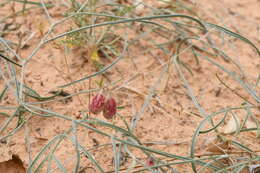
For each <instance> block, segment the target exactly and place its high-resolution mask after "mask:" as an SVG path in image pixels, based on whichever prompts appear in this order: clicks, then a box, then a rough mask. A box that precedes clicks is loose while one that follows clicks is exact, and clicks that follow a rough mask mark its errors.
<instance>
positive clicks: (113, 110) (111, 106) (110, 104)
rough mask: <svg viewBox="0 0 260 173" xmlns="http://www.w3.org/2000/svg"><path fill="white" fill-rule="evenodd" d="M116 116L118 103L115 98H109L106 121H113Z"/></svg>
mask: <svg viewBox="0 0 260 173" xmlns="http://www.w3.org/2000/svg"><path fill="white" fill-rule="evenodd" d="M115 114H116V101H115V99H114V98H112V97H109V98H108V99H107V100H106V102H105V105H104V109H103V116H104V117H105V118H106V119H111V118H112V117H113V116H114V115H115Z"/></svg>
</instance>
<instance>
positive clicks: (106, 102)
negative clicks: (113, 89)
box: [89, 93, 117, 119]
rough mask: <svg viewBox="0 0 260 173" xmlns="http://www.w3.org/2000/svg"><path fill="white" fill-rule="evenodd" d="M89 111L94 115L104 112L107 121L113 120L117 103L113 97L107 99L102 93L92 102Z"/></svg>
mask: <svg viewBox="0 0 260 173" xmlns="http://www.w3.org/2000/svg"><path fill="white" fill-rule="evenodd" d="M89 110H90V112H91V113H93V114H98V113H100V112H101V111H103V116H104V117H105V118H106V119H112V118H113V116H114V115H115V114H116V110H117V105H116V101H115V99H114V98H112V97H111V96H109V97H108V98H106V97H105V96H104V95H103V94H102V93H99V94H97V95H95V97H93V99H92V100H91V102H90V105H89Z"/></svg>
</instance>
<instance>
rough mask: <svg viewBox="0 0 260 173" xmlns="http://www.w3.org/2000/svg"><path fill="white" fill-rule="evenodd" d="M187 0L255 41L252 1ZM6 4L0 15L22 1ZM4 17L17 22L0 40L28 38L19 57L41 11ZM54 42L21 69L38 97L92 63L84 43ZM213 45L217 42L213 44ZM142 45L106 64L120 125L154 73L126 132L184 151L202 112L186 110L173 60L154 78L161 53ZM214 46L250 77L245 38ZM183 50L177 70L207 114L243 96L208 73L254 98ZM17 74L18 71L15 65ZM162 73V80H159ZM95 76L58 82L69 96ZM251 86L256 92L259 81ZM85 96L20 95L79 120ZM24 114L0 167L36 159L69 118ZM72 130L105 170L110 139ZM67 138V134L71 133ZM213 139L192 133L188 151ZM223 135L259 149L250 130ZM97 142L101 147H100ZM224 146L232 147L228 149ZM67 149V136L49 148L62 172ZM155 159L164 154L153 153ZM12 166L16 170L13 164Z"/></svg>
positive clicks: (0, 148) (68, 159)
mask: <svg viewBox="0 0 260 173" xmlns="http://www.w3.org/2000/svg"><path fill="white" fill-rule="evenodd" d="M192 2H193V3H192ZM192 2H188V4H190V6H193V9H194V10H196V12H197V14H198V15H199V16H202V18H203V19H204V20H205V21H208V22H211V23H216V24H219V25H221V26H225V27H228V28H230V29H232V30H234V31H236V32H239V33H240V34H241V35H244V36H246V37H247V38H248V39H250V40H251V41H252V42H254V43H255V44H256V46H258V47H259V46H260V39H259V38H260V30H259V29H260V28H259V27H260V26H259V23H260V13H259V10H260V1H259V0H240V1H230V0H219V1H208V0H197V1H192ZM257 4H258V5H257ZM13 7H14V6H13ZM13 7H12V6H11V5H7V6H4V7H1V11H0V14H1V15H3V16H4V15H5V16H6V15H7V14H8V13H10V12H11V11H12V10H13V11H18V10H19V9H21V8H22V6H21V5H18V4H16V5H15V7H14V8H13ZM63 10H64V9H63V8H61V7H54V8H51V9H50V14H51V16H52V17H53V20H58V19H60V18H61V17H62V16H61V13H62V11H63ZM7 22H9V23H10V24H11V25H10V27H18V26H19V29H18V30H15V29H14V31H12V32H11V33H10V34H7V35H6V38H8V39H9V40H12V41H13V42H17V41H18V40H19V38H20V37H23V39H25V38H28V36H30V35H31V36H32V38H31V39H30V41H28V42H27V45H26V47H25V48H23V49H21V50H19V52H18V54H19V55H20V57H22V58H24V57H27V56H28V55H30V54H31V52H32V51H33V50H34V48H35V46H36V45H37V43H39V41H40V39H41V38H42V33H45V32H46V31H47V29H48V26H49V23H48V20H46V15H45V13H44V12H43V11H42V10H32V11H30V12H28V13H25V14H24V15H21V16H19V17H15V18H13V19H8V20H7ZM70 24H71V23H69V22H67V23H66V25H64V26H69V25H70ZM20 25H21V26H20ZM65 30H66V27H59V28H58V29H57V31H55V32H57V33H62V32H64V31H65ZM128 32H131V31H128ZM132 32H133V33H130V34H129V35H131V36H132V37H134V34H135V33H134V32H135V31H132ZM210 32H211V33H212V35H213V34H214V32H215V31H214V30H212V31H210ZM131 36H130V37H131ZM151 38H152V39H154V41H158V42H162V41H164V40H159V39H158V40H157V39H156V37H155V36H154V37H153V35H151V36H147V39H151ZM224 40H226V41H227V40H229V37H228V36H226V37H224ZM57 44H58V43H57V42H52V43H49V44H47V45H45V46H43V47H42V48H41V49H40V50H39V52H38V53H37V54H36V55H35V56H34V57H33V58H32V59H31V60H30V61H29V63H28V65H27V67H26V69H25V71H24V75H25V84H26V85H28V86H29V87H31V88H32V89H34V90H35V91H37V92H38V93H39V94H40V95H41V96H43V97H46V96H51V94H50V92H52V91H57V87H58V86H61V85H63V84H66V83H68V82H70V81H73V80H76V79H80V78H82V77H84V76H86V75H89V74H92V73H94V72H96V71H97V69H96V68H95V67H94V66H93V63H92V62H91V61H90V60H89V59H88V51H87V50H88V48H89V47H88V45H86V46H83V48H81V49H80V50H78V49H74V50H72V51H68V52H66V51H65V50H64V48H63V47H62V46H59V45H58V46H57ZM219 45H220V46H221V42H220V43H219ZM149 46H150V45H147V43H146V42H145V41H144V42H142V41H141V42H140V43H137V44H136V47H134V46H133V47H132V48H130V53H128V54H127V55H126V56H125V57H124V58H123V59H122V60H121V61H119V62H118V63H117V64H116V65H115V66H114V67H113V69H111V70H109V72H107V73H106V76H105V78H108V79H110V80H111V81H112V82H113V81H120V82H119V84H117V85H116V86H123V87H121V88H119V89H118V90H116V91H113V92H112V94H113V97H114V98H116V100H117V102H118V105H119V106H124V109H120V110H119V111H118V112H119V113H120V115H122V116H123V117H124V119H125V120H126V121H127V122H128V123H130V122H131V120H132V117H133V116H134V115H136V114H137V113H140V111H141V110H142V106H143V105H144V104H145V102H146V101H147V98H148V97H147V96H148V94H149V91H150V90H151V88H153V87H154V84H155V83H156V81H157V80H158V79H160V78H162V81H161V82H160V84H159V85H158V86H157V87H155V91H156V94H155V95H154V96H153V97H152V98H151V104H150V106H149V107H148V108H147V109H145V110H144V113H142V114H141V119H140V121H139V122H138V124H137V126H136V127H135V129H134V134H135V135H136V136H137V137H138V138H139V139H140V141H141V142H142V143H143V144H144V145H146V146H149V147H152V148H154V149H158V150H161V151H165V152H169V153H173V154H176V155H181V156H188V155H189V151H190V145H191V138H192V136H193V133H194V130H195V129H196V128H197V126H198V125H199V123H200V122H201V121H202V120H203V117H201V116H196V115H194V114H192V112H193V113H196V114H199V112H198V110H197V109H196V108H195V107H194V105H193V103H192V101H191V99H190V98H189V96H188V95H187V93H186V89H185V88H184V86H183V84H182V81H181V80H180V78H179V77H178V74H177V72H176V70H175V69H174V67H173V66H172V67H171V69H170V71H171V72H172V73H167V74H164V76H161V72H162V71H163V68H162V66H160V65H161V64H163V63H166V62H167V60H168V58H169V57H167V56H165V55H163V54H162V53H161V52H160V51H156V50H155V51H152V53H153V54H154V55H155V57H152V56H151V55H150V54H149V53H147V52H146V51H145V50H144V49H143V48H142V47H148V48H151V47H149ZM222 48H223V50H225V51H226V53H227V54H228V55H229V56H230V57H231V58H233V59H235V60H236V62H237V63H238V64H240V65H241V67H242V70H243V71H244V75H245V80H246V81H248V82H249V83H255V82H256V80H257V77H258V76H259V74H260V62H259V57H257V54H256V52H255V51H254V50H253V49H252V48H251V47H249V46H247V45H246V44H245V43H242V42H238V41H234V40H233V42H232V43H230V45H225V46H223V47H222ZM189 56H190V54H188V53H184V54H183V55H182V56H181V58H183V59H184V60H183V61H184V62H186V63H189V64H190V65H191V67H192V69H193V70H194V74H193V76H191V75H189V73H188V72H186V71H185V72H184V74H185V77H186V78H187V80H188V82H189V84H190V86H191V87H192V89H193V91H194V93H195V96H196V97H197V98H198V100H199V103H200V105H201V106H202V107H203V108H204V109H205V111H206V113H211V112H214V111H217V110H220V109H222V108H225V107H236V106H239V105H241V103H242V102H243V99H241V98H240V97H238V96H237V95H235V94H234V93H233V92H231V91H230V90H229V89H227V88H226V87H225V86H223V85H222V84H221V83H220V82H219V81H218V80H217V78H216V73H217V74H219V76H220V77H221V78H222V79H223V80H225V81H226V82H227V83H228V84H230V86H232V88H233V89H235V90H236V91H238V92H239V93H241V95H243V96H244V97H245V98H246V99H248V100H250V101H251V102H254V100H253V99H252V98H251V97H250V96H248V94H247V93H246V92H245V91H244V90H243V89H242V88H241V87H240V86H239V85H238V84H237V83H236V82H234V81H232V80H231V79H230V78H228V77H227V76H226V75H225V74H224V73H223V72H221V71H220V70H219V69H218V68H216V67H214V66H212V65H210V64H209V62H207V61H206V60H201V61H200V64H199V65H196V63H195V61H194V59H193V58H189ZM158 59H159V60H158ZM113 60H114V58H113V57H112V59H111V60H102V63H104V64H109V63H111V62H112V61H113ZM216 60H217V61H218V62H220V63H221V64H223V65H224V66H225V67H227V68H229V69H232V70H234V71H238V69H237V68H236V66H234V65H233V64H232V63H230V62H226V61H224V60H221V59H216ZM0 63H1V70H4V69H5V67H6V66H4V62H3V61H2V60H1V61H0ZM5 70H6V69H5ZM18 72H20V71H19V70H18ZM168 74H169V75H168ZM5 76H6V78H2V79H0V90H3V88H4V84H5V83H6V82H7V81H8V80H9V78H10V75H9V74H5ZM166 79H167V83H165V81H166ZM99 80H100V77H95V78H93V79H92V80H91V81H89V80H86V81H83V82H81V83H78V84H76V85H73V86H70V87H66V88H64V89H63V91H65V92H67V93H69V94H72V93H77V92H79V91H86V90H89V89H94V88H98V86H97V84H96V81H99ZM106 81H108V80H106ZM123 84H125V85H123ZM256 90H257V91H258V94H259V92H260V90H259V87H258V88H257V89H256ZM14 92H15V91H13V90H9V91H8V94H7V95H6V96H5V97H4V99H3V100H2V101H1V102H0V105H4V106H10V107H12V106H16V105H17V102H16V100H15V96H14ZM93 94H94V93H91V95H89V93H87V92H86V93H82V94H80V95H76V96H73V97H72V98H70V99H66V100H65V101H64V100H62V101H53V102H46V103H44V104H37V102H38V101H37V100H35V99H32V98H26V101H27V102H30V103H34V105H35V106H39V107H41V108H44V109H48V110H51V111H53V112H57V113H59V114H63V115H66V116H69V117H70V118H73V119H82V118H84V117H85V115H86V113H88V104H89V98H90V97H92V96H93ZM60 98H61V97H60ZM254 111H255V112H254V113H255V116H256V117H257V118H258V119H260V114H259V110H257V109H256V110H254ZM1 112H5V113H8V114H11V113H13V111H12V110H3V111H1ZM236 113H237V115H238V117H240V118H241V120H242V119H243V118H244V117H245V112H242V111H237V112H236ZM25 116H26V120H27V123H26V124H25V125H24V126H23V127H22V128H21V129H19V130H18V131H17V132H16V133H15V134H14V135H12V137H9V138H7V139H6V140H3V141H1V144H0V172H3V171H4V172H6V173H14V172H16V173H18V172H19V173H23V172H25V168H27V167H28V165H29V164H30V160H31V159H33V158H35V157H36V155H37V154H38V153H39V152H40V150H41V149H42V147H43V146H45V145H46V144H47V143H48V142H49V141H50V140H51V139H52V138H53V137H55V136H56V135H58V134H61V133H64V132H66V131H68V130H69V129H70V128H71V126H72V122H71V121H67V120H63V119H61V118H55V117H41V116H37V115H33V114H29V113H26V114H25ZM90 117H96V118H98V119H101V120H105V119H104V117H103V116H102V114H99V115H90ZM6 119H7V117H4V116H0V123H1V125H2V124H4V122H5V121H6ZM219 119H220V118H219V117H217V118H216V120H219ZM110 122H112V123H114V124H116V125H118V126H120V127H123V128H125V125H124V123H123V121H122V120H121V119H120V118H119V117H116V118H115V119H113V120H111V121H110ZM16 124H17V119H16V118H14V120H13V121H12V122H11V123H10V125H8V128H7V130H5V131H4V132H3V133H2V134H1V137H2V136H5V135H6V134H7V133H8V132H10V131H11V130H12V129H13V128H15V127H16ZM95 127H97V128H98V129H101V130H103V131H105V132H107V133H109V134H113V135H115V136H120V134H119V133H116V132H115V131H113V130H111V129H108V128H105V127H101V126H98V125H95ZM223 128H224V127H223ZM77 135H78V140H79V142H80V144H81V145H82V146H84V147H85V148H87V149H89V151H90V152H91V153H92V154H93V156H94V157H95V158H96V160H97V161H98V163H100V165H102V167H103V168H104V169H105V170H106V171H109V170H113V162H112V160H113V149H112V147H111V145H109V143H111V139H110V138H105V137H103V136H101V135H99V134H97V133H94V132H93V131H90V130H87V129H86V128H82V127H78V128H77ZM69 136H71V134H70V135H69ZM214 137H215V135H214V133H209V134H207V135H202V136H201V137H199V140H198V143H197V145H196V154H197V155H203V154H205V153H207V152H208V151H206V150H205V148H206V147H208V146H207V143H210V141H211V140H213V139H214ZM226 137H227V138H230V139H234V140H236V141H239V142H241V143H242V144H245V145H246V146H248V147H250V148H251V149H252V150H259V148H260V141H259V139H257V138H256V137H255V133H241V134H239V135H236V136H229V135H227V136H226ZM102 144H108V145H105V146H102ZM232 151H238V150H237V149H236V148H233V150H232ZM132 152H133V153H134V154H135V155H136V156H137V157H138V158H139V159H140V160H142V161H145V159H146V156H145V155H144V154H143V153H141V152H140V151H137V150H133V151H132ZM75 155H76V153H75V146H74V145H73V143H72V142H71V141H70V140H68V139H65V140H63V141H62V142H61V144H60V146H59V147H58V149H57V151H55V156H56V157H57V158H58V159H59V160H60V161H61V162H62V163H63V164H64V165H66V168H67V169H68V172H71V171H72V168H74V167H75ZM157 157H158V158H161V159H163V160H167V159H166V158H162V157H161V156H157ZM81 159H82V160H81V163H80V169H81V170H82V171H81V173H83V172H84V171H85V172H98V171H95V170H94V169H93V164H91V162H90V161H89V160H88V159H87V158H86V157H84V156H83V155H82V156H81ZM129 163H130V161H126V163H125V165H123V166H122V168H124V167H127V165H129ZM43 167H44V168H43V170H42V171H43V172H45V171H46V169H47V165H46V164H45V165H44V166H43ZM56 167H57V166H56V165H55V164H52V165H51V169H52V171H53V172H59V170H58V169H57V168H56ZM14 168H16V169H15V170H14ZM55 168H56V169H55ZM174 168H176V169H177V170H178V171H179V172H190V171H191V168H190V165H188V164H184V165H181V166H180V165H178V166H176V167H174Z"/></svg>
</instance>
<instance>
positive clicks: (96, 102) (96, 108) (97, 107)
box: [89, 94, 105, 114]
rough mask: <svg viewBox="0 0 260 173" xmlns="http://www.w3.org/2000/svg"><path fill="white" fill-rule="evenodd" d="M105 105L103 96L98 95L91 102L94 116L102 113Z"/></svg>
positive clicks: (90, 106) (91, 110)
mask: <svg viewBox="0 0 260 173" xmlns="http://www.w3.org/2000/svg"><path fill="white" fill-rule="evenodd" d="M104 104H105V97H104V96H103V95H102V94H97V95H95V97H94V98H93V99H92V100H91V102H90V105H89V110H90V112H92V113H93V114H98V113H99V112H100V111H102V110H103V108H104Z"/></svg>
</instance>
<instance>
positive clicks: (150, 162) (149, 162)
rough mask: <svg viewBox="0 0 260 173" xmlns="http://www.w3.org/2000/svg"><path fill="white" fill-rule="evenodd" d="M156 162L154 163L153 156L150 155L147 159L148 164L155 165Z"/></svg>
mask: <svg viewBox="0 0 260 173" xmlns="http://www.w3.org/2000/svg"><path fill="white" fill-rule="evenodd" d="M154 165H155V163H154V159H153V158H152V157H148V158H147V159H146V166H154Z"/></svg>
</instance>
